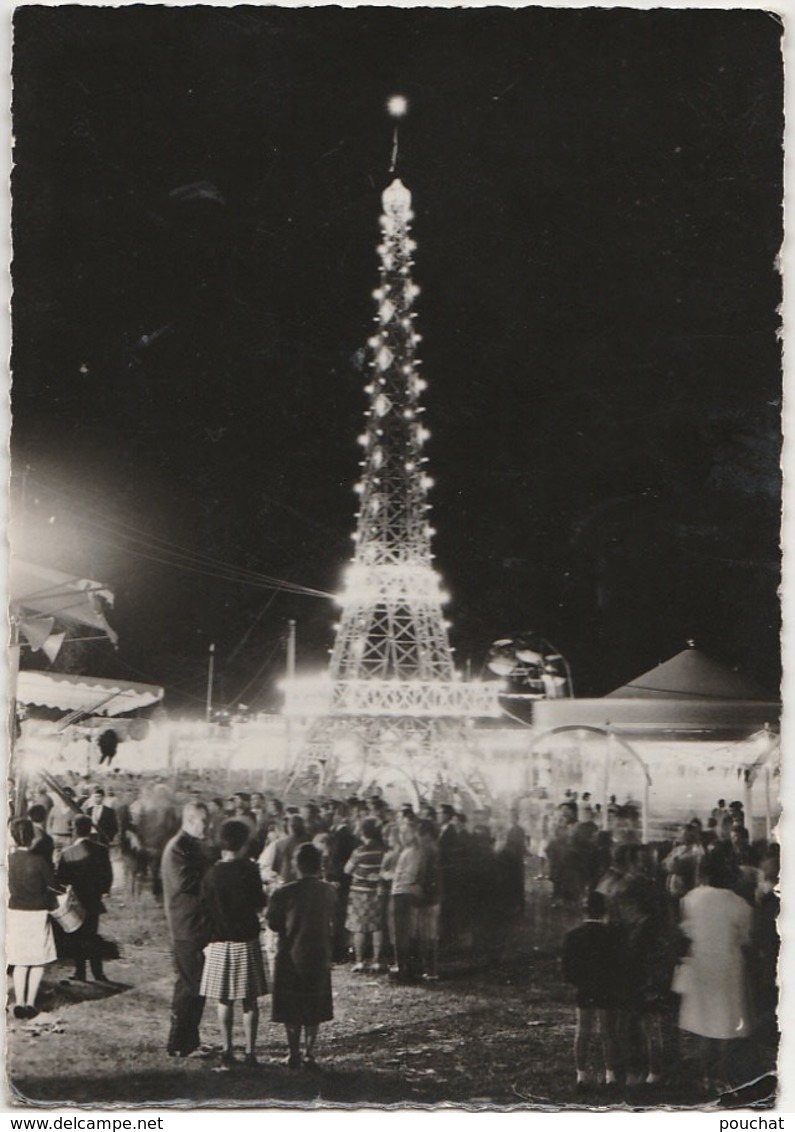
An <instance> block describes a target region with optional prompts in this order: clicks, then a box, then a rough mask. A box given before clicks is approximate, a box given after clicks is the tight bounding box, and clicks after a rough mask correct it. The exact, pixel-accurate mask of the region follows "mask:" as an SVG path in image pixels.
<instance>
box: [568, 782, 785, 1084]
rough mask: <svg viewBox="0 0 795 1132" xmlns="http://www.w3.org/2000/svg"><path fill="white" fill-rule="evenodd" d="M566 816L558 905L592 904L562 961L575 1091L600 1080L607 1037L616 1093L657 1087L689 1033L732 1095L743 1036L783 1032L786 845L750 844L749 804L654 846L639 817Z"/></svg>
mask: <svg viewBox="0 0 795 1132" xmlns="http://www.w3.org/2000/svg"><path fill="white" fill-rule="evenodd" d="M558 812H559V824H558V826H557V827H556V829H555V832H554V837H553V839H552V841H551V842H550V846H549V848H548V861H549V867H550V877H551V879H552V883H553V885H554V886H555V891H556V894H557V897H558V899H559V900H561V901H564V902H565V901H569V902H571V903H572V904H575V903H576V902H578V901H582V904H583V907H584V911H585V918H584V922H583V923H582V924H581V925H579V926H578V927H575V928H573V929H572V930H571V931H570V932H568V933H567V934H566V936H565V938H564V940H563V960H562V962H563V973H564V977H565V978H566V980H567V981H568V982H569V983H571V984H572V985H573V986H574V987H575V988H576V1002H577V1007H576V1011H577V1024H576V1037H575V1051H574V1052H575V1070H576V1078H577V1086H578V1088H580V1089H582V1090H587V1089H590V1088H592V1087H593V1085H594V1083H595V1081H594V1074H593V1073H592V1071H591V1068H590V1061H589V1054H590V1045H591V1042H592V1038H593V1037H594V1036H596V1035H597V1034H598V1035H599V1039H600V1049H601V1064H600V1065H599V1067H598V1069H597V1074H598V1077H599V1078H600V1079H601V1082H602V1084H603V1085H604V1086H605V1087H606V1088H607V1089H608V1090H611V1089H616V1088H618V1087H619V1086H622V1085H626V1086H629V1087H630V1088H633V1087H639V1086H643V1085H655V1084H657V1083H659V1082H660V1080H661V1078H662V1076H663V1073H664V1071H665V1061H666V1058H665V1046H666V1038H667V1040H668V1045H669V1049H670V1046H673V1047H674V1049H675V1048H676V1045H677V1040H676V1038H677V1029H678V1030H679V1031H684V1032H688V1033H690V1034H694V1035H696V1036H697V1038H698V1042H699V1058H700V1073H701V1083H702V1085H703V1088H704V1089H705V1091H706V1092H708V1093H718V1092H721V1091H726V1090H728V1089H729V1087H730V1082H731V1079H732V1071H731V1067H730V1065H729V1057H730V1053H731V1051H732V1049H733V1048H735V1044H736V1042H737V1039H741V1038H746V1037H749V1036H753V1037H755V1038H757V1039H759V1040H760V1041H769V1042H773V1043H774V1042H775V1039H776V1003H777V987H776V975H777V962H778V945H779V939H778V933H777V927H776V921H777V916H778V908H779V900H778V894H777V884H778V876H779V852H778V844H777V843H776V842H770V843H769V842H767V841H755V842H752V841H751V838H750V835H749V831H748V829H747V827H746V824H745V815H744V813H743V807H742V804H741V803H739V802H733V803H731V805H729V806H727V805H726V803H725V800H723V799H721V800H719V802H718V804H717V805H716V807H715V809H714V810H713V812H712V813H711V815H710V816H709V818H708V819H707V821H706V823H702V821H701V820H700V819H698V818H693V819H692V820H691V821H689V822H688V823H686V824H685V825H684V826H683V827H682V829H681V830H680V833H679V835H678V836H677V837H676V838H675V839H673V840H672V841H660V842H654V843H650V844H641V843H640V841H639V840H638V839H637V836H636V833H635V832H634V830H633V828H632V826H631V825H630V826H623V827H622V828H621V830H620V835H619V836H618V837H614V832H613V831H611V830H610V829H601V830H600V829H599V828H598V826H597V825H596V823H595V822H594V821H593V817H592V816H591V815H589V814H579V813H575V810H574V808H573V807H572V805H571V804H570V803H568V802H567V803H564V804H563V805H562V806H561V807H560V808H559V811H558ZM581 818H582V820H580V819H581ZM553 846H554V851H553V852H551V853H550V852H549V849H553Z"/></svg>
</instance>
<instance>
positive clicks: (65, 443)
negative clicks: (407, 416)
mask: <svg viewBox="0 0 795 1132" xmlns="http://www.w3.org/2000/svg"><path fill="white" fill-rule="evenodd" d="M780 36H781V26H780V24H779V22H778V21H777V20H776V19H775V18H774V17H772V16H770V15H769V14H767V13H764V12H761V11H760V12H753V11H741V10H733V11H732V10H729V11H717V10H702V11H699V10H689V11H686V10H655V11H631V10H567V9H542V8H528V9H523V10H510V9H498V8H491V9H469V10H467V9H437V10H427V9H391V10H390V9H387V8H377V9H376V8H353V9H338V8H303V9H279V8H272V7H260V8H252V7H239V8H215V9H213V8H167V7H163V8H159V7H136V6H131V7H127V8H116V9H114V8H100V9H96V8H94V9H92V8H79V7H58V8H44V7H25V8H21V9H18V10H17V12H16V15H15V20H14V106H13V115H14V134H15V153H14V160H15V169H14V174H13V229H14V232H13V235H14V268H13V283H14V310H13V320H14V342H13V357H12V363H13V388H12V411H13V433H12V471H13V480H12V498H13V502H14V505H15V508H16V513H17V514H22V515H23V516H24V523H23V524H22V526H21V527H19V528H17V531H18V533H17V534H16V536H15V537H16V548H17V550H18V551H19V552H20V553H24V554H26V555H27V556H29V557H32V558H34V559H35V560H37V561H40V562H42V563H44V564H47V565H51V566H55V567H58V568H62V569H64V570H67V571H74V572H77V573H80V574H85V575H86V576H89V577H94V578H98V579H100V580H101V581H103V582H105V583H107V584H108V585H109V586H110V587H111V588H112V589H113V590H114V591H115V593H116V607H115V609H114V611H113V613H112V614H111V615H110V618H109V619H110V620H111V623H112V624H113V626H114V627H115V628H116V629H117V630H118V632H119V634H120V644H119V648H118V651H117V652H114V651H113V649H112V648H111V646H110V645H109V643H107V642H104V643H92V644H89V645H86V644H82V645H81V644H73V645H71V646H70V645H67V646H65V647H64V649H63V650H62V653H61V656H60V657H59V659H58V661H57V662H56V665H55V668H56V669H66V670H73V671H75V670H78V671H84V672H88V673H91V674H93V675H96V676H103V675H107V676H117V677H126V678H129V679H132V680H146V681H151V682H154V683H159V684H163V685H165V686H166V689H167V692H168V697H167V701H166V702H167V704H168V705H170V706H172V707H174V708H181V709H190V708H195V709H196V711H200V710H201V703H202V700H203V696H204V684H205V679H206V662H207V649H208V646H209V644H210V642H212V641H214V642H216V645H217V668H216V672H217V676H218V683H217V693H216V695H217V699H218V700H219V701H220V702H223V703H227V704H229V705H233V704H235V703H237V702H238V701H242V702H244V703H247V704H249V705H251V706H256V707H274V706H276V705H277V704H278V703H279V696H278V694H277V692H276V690H275V681H276V680H277V679H278V677H279V675H280V673H281V670H282V669H283V666H284V634H285V628H286V624H287V621H288V619H289V618H295V619H296V620H297V623H298V659H299V665H301V666H307V667H313V668H317V667H319V666H320V665H321V664H324V663H325V662H326V660H327V649H328V648H329V646H330V644H331V640H332V625H333V623H334V621H335V620H336V607H335V606H333V605H332V603H331V602H330V601H328V600H325V599H323V598H319V597H316V596H309V595H300V594H291V593H285V592H277V591H274V590H272V589H268V588H265V586H264V585H263V584H261V583H259V582H257V580H256V579H255V578H251V581H250V583H245V584H244V583H243V582H241V581H239V580H235V579H231V578H230V577H229V572H228V571H226V570H224V569H222V568H220V567H217V566H212V567H209V566H207V564H206V559H207V558H212V559H213V560H217V561H218V562H222V563H225V564H227V565H228V566H229V567H234V568H237V569H241V568H242V569H244V570H246V571H252V572H255V573H256V574H257V575H267V576H269V577H275V578H279V579H285V580H287V581H290V582H292V583H297V584H298V585H300V586H305V587H309V588H312V589H316V590H320V591H325V592H331V591H335V590H336V589H337V588H338V584H339V579H340V575H341V570H342V567H343V565H344V564H345V563H346V562H347V560H348V559H349V558H350V555H351V551H352V546H353V544H352V542H351V539H350V534H351V532H352V531H353V528H354V518H353V516H354V511H355V510H356V496H355V495H354V494H353V492H352V490H351V488H352V485H353V484H354V482H355V481H356V479H357V473H358V470H359V469H358V466H357V461H358V460H359V459H360V450H359V448H358V447H357V445H356V441H355V438H356V436H357V434H358V432H360V431H361V425H362V414H363V412H364V409H365V407H366V404H367V401H366V397H365V395H364V393H363V386H364V384H365V382H366V376H365V375H366V373H367V367H366V361H367V357H366V353H365V343H366V341H367V338H368V337H369V336H370V334H371V333H372V322H371V319H372V317H373V315H374V313H375V304H374V300H373V299H372V297H371V292H372V290H373V288H374V287H375V286H376V285H377V269H378V263H377V257H376V252H375V245H376V243H377V242H378V235H379V232H378V216H379V213H380V193H381V191H382V189H383V188H384V187H385V185H386V184H387V183H388V173H387V170H388V161H389V153H390V146H391V129H392V124H391V122H390V120H389V119H388V117H387V115H386V113H385V109H384V107H385V102H386V100H387V98H388V97H389V96H390V95H391V94H393V93H395V92H401V93H403V94H405V95H406V96H407V97H408V99H409V102H410V111H409V115H408V117H407V118H406V119H405V120H404V122H403V124H402V126H401V143H400V166H399V173H400V175H401V176H402V178H403V179H404V181H405V182H406V184H407V185H408V186H409V187H410V188H411V190H412V192H413V194H414V207H415V213H416V221H415V228H414V235H415V238H416V239H417V241H418V245H419V246H418V250H417V253H416V267H415V269H414V271H415V275H414V278H415V281H416V282H417V283H418V284H419V285H420V287H421V289H422V292H421V294H420V296H419V299H418V301H417V305H416V310H417V312H418V318H417V323H416V325H417V329H418V330H419V331H420V333H422V335H423V344H422V354H421V356H422V358H423V361H424V367H423V370H424V375H425V376H426V377H427V379H428V381H429V389H428V391H427V393H426V394H425V396H424V404H425V405H426V406H427V413H426V422H427V425H428V427H429V428H430V429H431V431H432V438H431V440H430V442H429V445H428V449H427V454H428V455H429V457H430V461H431V463H430V468H429V470H430V472H431V474H432V475H433V476H434V479H435V481H436V487H435V489H434V490H433V491H432V493H431V502H432V503H433V512H432V521H433V524H434V526H435V527H436V528H437V530H438V534H437V536H436V538H435V542H434V550H435V552H436V555H437V565H438V567H439V569H440V571H441V572H442V574H443V576H444V580H445V587H446V588H447V589H448V590H449V591H450V592H451V594H452V596H453V601H452V603H451V604H450V606H449V607H447V608H448V613H449V616H450V618H451V620H452V622H453V629H452V631H451V640H452V643H453V645H454V646H455V647H456V649H457V653H456V656H457V659H458V662H459V663H460V664H461V665H462V666H463V664H464V663H465V662H466V661H467V660H469V661H470V662H471V665H472V670H473V672H475V673H478V672H480V670H481V668H482V666H483V663H484V660H485V657H486V654H487V652H488V647H489V645H490V643H491V642H492V641H493V640H494V639H495V638H498V637H501V636H505V635H508V634H510V633H512V632H518V631H522V630H535V631H536V632H539V633H542V634H543V635H544V636H546V637H548V638H549V639H550V640H551V641H553V642H554V644H555V645H556V646H557V647H558V648H559V649H560V650H561V651H563V652H564V653H565V655H566V656H567V657H568V659H569V661H570V663H571V667H572V670H573V675H574V682H575V688H576V691H577V693H578V694H581V695H586V694H596V695H600V694H603V693H605V692H608V691H610V690H612V689H613V688H615V687H617V686H619V685H620V684H622V683H624V682H625V681H626V680H628V679H631V678H632V677H634V676H636V675H638V674H639V673H641V672H642V671H644V670H645V669H647V668H649V667H651V666H652V665H654V664H656V663H657V662H658V661H660V660H665V659H667V658H668V657H669V656H671V655H672V654H674V653H676V652H678V651H679V650H680V649H681V648H683V647H684V646H685V643H686V641H687V639H688V638H692V639H694V640H695V641H696V643H697V644H698V645H699V647H700V648H701V649H703V651H705V652H707V653H709V654H710V655H712V656H715V657H716V658H718V659H720V660H723V661H725V662H726V663H728V664H729V665H731V666H732V667H738V668H739V669H740V670H741V671H743V672H745V673H747V674H748V675H749V676H751V677H753V678H754V679H756V680H757V681H759V682H760V683H762V684H763V685H765V686H767V687H768V688H769V689H770V690H771V691H772V692H774V693H775V690H776V688H777V684H778V678H779V646H778V635H779V611H778V602H777V596H776V590H777V585H778V581H779V554H778V540H779V524H780V496H779V493H780V481H779V470H778V466H779V447H780V419H779V417H780V409H781V404H780V398H781V373H780V346H779V343H778V342H777V339H776V330H777V326H778V321H779V318H778V315H777V313H776V305H777V303H778V302H779V301H780V297H781V296H780V279H779V277H778V274H777V272H776V265H775V259H776V255H777V253H778V250H779V247H780V243H781V239H782V214H781V195H782V188H781V181H782V150H781V141H782V129H783V114H782V97H783V96H782V64H781V56H780ZM51 519H52V520H54V521H52V522H51V521H50V520H51ZM198 556H204V558H203V559H202V560H201V561H200V560H199V558H198ZM166 560H167V561H166ZM176 560H178V561H179V563H180V565H176V566H175V565H174V564H173V563H174V562H175V561H176ZM198 570H208V571H209V572H207V573H200V572H196V571H198ZM224 575H226V576H224ZM40 656H41V654H38V656H33V657H31V656H29V655H28V656H27V657H26V658H25V662H24V663H25V664H27V665H28V666H30V665H31V664H37V665H40V666H43V667H44V666H46V661H45V662H43V663H42V661H41V660H40Z"/></svg>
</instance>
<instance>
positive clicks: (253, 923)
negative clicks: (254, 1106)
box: [200, 820, 268, 1069]
mask: <svg viewBox="0 0 795 1132" xmlns="http://www.w3.org/2000/svg"><path fill="white" fill-rule="evenodd" d="M250 836H251V830H250V829H249V827H248V825H247V824H246V823H245V822H242V821H235V820H232V821H226V822H224V824H223V825H222V826H221V829H220V832H219V843H220V847H221V860H220V861H216V863H215V864H214V865H213V867H212V868H211V869H209V871H208V872H207V873H205V876H204V880H203V881H202V890H201V900H202V905H203V907H204V911H205V913H206V915H207V919H208V922H209V928H210V942H209V943H208V945H207V947H206V948H205V949H204V956H205V963H204V970H203V972H202V980H201V990H200V993H201V994H202V995H203V996H204V997H205V998H214V999H216V1000H217V1002H218V1023H219V1025H220V1027H221V1036H222V1040H223V1051H222V1053H221V1064H220V1066H219V1068H221V1069H228V1068H230V1067H231V1066H232V1065H234V1064H235V1061H236V1058H235V1055H234V1049H233V1045H232V1026H233V1023H234V1004H235V1002H240V1003H241V1004H242V1008H243V1033H244V1037H245V1058H244V1064H245V1065H246V1066H248V1067H250V1068H253V1067H254V1066H256V1064H257V1057H256V1052H255V1046H256V1041H257V1026H258V1023H259V1006H258V1004H257V999H258V998H259V997H260V996H261V995H264V994H267V990H268V987H267V982H266V980H265V968H264V966H263V963H262V952H261V950H260V943H259V932H260V925H259V917H258V912H259V910H260V909H261V908H262V907H264V905H265V893H264V891H263V888H262V881H261V880H260V875H259V870H258V868H257V866H256V864H255V863H254V861H251V860H249V859H248V858H244V857H241V856H240V853H241V852H242V850H243V849H244V847H245V845H246V844H247V842H248V840H249V838H250Z"/></svg>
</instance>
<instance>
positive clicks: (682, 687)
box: [606, 648, 771, 701]
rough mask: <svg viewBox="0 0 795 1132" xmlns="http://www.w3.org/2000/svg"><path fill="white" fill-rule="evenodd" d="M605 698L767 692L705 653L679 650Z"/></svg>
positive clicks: (759, 696) (763, 696)
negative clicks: (668, 658)
mask: <svg viewBox="0 0 795 1132" xmlns="http://www.w3.org/2000/svg"><path fill="white" fill-rule="evenodd" d="M606 698H607V699H611V698H612V699H617V700H628V699H635V698H639V699H646V700H729V701H736V700H746V701H747V700H767V701H769V700H770V699H771V697H770V694H769V693H768V692H765V691H764V689H762V688H760V687H759V686H758V685H757V684H754V682H753V681H751V680H747V679H746V678H745V677H744V676H740V675H739V674H738V673H737V672H733V671H732V669H730V668H726V667H725V665H723V664H720V663H719V662H718V661H717V660H712V659H711V658H710V657H708V656H705V655H704V653H703V652H700V651H699V650H698V649H696V648H687V649H683V650H682V652H680V653H677V654H676V656H672V657H671V659H670V660H666V661H665V662H664V663H662V664H658V665H657V667H656V668H652V669H650V670H649V671H648V672H644V673H643V675H642V676H636V677H635V679H634V680H630V682H629V683H628V684H625V685H624V687H623V688H617V689H616V690H615V691H614V692H609V693H608V695H607V697H606Z"/></svg>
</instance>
